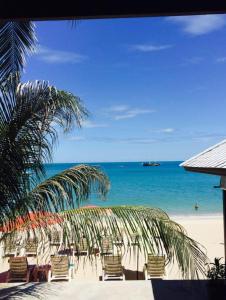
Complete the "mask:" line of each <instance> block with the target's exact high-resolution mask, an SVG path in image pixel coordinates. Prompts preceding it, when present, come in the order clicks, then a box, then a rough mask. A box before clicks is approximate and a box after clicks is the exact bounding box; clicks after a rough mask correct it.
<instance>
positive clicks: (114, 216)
mask: <svg viewBox="0 0 226 300" xmlns="http://www.w3.org/2000/svg"><path fill="white" fill-rule="evenodd" d="M59 216H61V217H62V218H63V219H64V220H65V222H64V223H63V224H62V225H61V226H62V227H63V228H62V229H63V231H64V233H65V236H70V237H72V236H73V238H74V239H75V240H79V239H80V238H81V237H85V238H86V239H87V241H88V244H89V247H90V249H91V248H92V247H93V246H94V245H98V247H100V248H101V240H102V238H103V236H104V235H105V236H106V235H108V236H110V237H111V238H112V240H114V239H115V238H116V237H117V236H119V235H124V238H125V237H126V240H127V243H126V244H127V245H130V243H131V240H132V236H133V234H134V233H136V234H138V236H139V240H138V241H139V244H138V247H139V250H140V251H142V252H143V253H144V254H147V253H152V254H154V255H162V254H164V255H166V257H167V259H168V262H174V261H175V262H177V264H178V266H179V269H180V271H181V274H182V276H183V277H186V278H197V277H198V276H199V275H200V274H205V263H206V261H207V257H206V254H205V253H204V251H203V250H202V246H201V245H200V244H199V243H198V242H196V241H194V240H193V239H191V238H190V237H188V236H187V234H186V231H185V229H184V228H183V227H182V226H181V225H179V224H178V223H176V222H174V221H173V220H171V219H170V218H169V216H168V215H167V214H166V213H165V212H163V211H162V210H160V209H156V208H149V207H139V206H115V207H99V208H84V209H82V208H80V209H75V210H69V211H65V212H63V213H61V214H59ZM203 249H204V248H203Z"/></svg>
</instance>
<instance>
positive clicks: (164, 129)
mask: <svg viewBox="0 0 226 300" xmlns="http://www.w3.org/2000/svg"><path fill="white" fill-rule="evenodd" d="M174 131H175V129H174V128H163V129H160V132H164V133H172V132H174Z"/></svg>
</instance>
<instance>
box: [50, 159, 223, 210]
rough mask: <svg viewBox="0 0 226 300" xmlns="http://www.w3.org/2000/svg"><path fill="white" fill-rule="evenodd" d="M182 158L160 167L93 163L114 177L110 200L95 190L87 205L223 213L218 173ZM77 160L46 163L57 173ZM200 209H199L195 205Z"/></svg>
mask: <svg viewBox="0 0 226 300" xmlns="http://www.w3.org/2000/svg"><path fill="white" fill-rule="evenodd" d="M180 163H181V162H180V161H162V162H160V166H158V167H143V166H142V163H141V162H112V163H111V162H109V163H89V165H95V166H98V167H100V168H101V169H102V170H103V171H104V172H105V173H106V174H107V175H108V176H109V178H110V182H111V189H110V192H109V194H108V196H107V200H106V201H102V200H101V199H99V198H98V197H97V195H95V194H94V193H93V194H92V195H91V197H90V199H89V200H88V201H86V203H85V204H84V205H90V204H93V205H98V206H117V205H144V206H151V207H158V208H161V209H163V210H164V211H166V212H167V213H168V214H170V215H216V214H222V209H223V208H222V192H221V190H220V189H217V188H214V186H217V185H219V182H220V178H219V177H218V176H213V175H206V174H198V173H191V172H187V171H185V170H184V169H183V168H181V167H179V164H180ZM73 165H76V164H74V163H57V164H46V173H47V176H48V177H50V176H53V175H54V174H56V173H59V172H61V171H63V170H65V169H67V168H70V167H72V166H73ZM196 203H197V204H198V206H199V208H198V210H195V208H194V206H195V204H196Z"/></svg>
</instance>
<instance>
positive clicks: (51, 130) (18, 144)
mask: <svg viewBox="0 0 226 300" xmlns="http://www.w3.org/2000/svg"><path fill="white" fill-rule="evenodd" d="M12 80H16V81H17V86H16V89H14V87H15V86H14V85H11V81H12ZM87 114H88V113H87V111H86V109H85V108H84V107H83V105H82V103H81V101H80V99H79V98H78V97H76V96H74V95H72V94H71V93H67V92H65V91H61V90H57V89H56V88H54V87H52V86H50V85H49V84H48V82H45V81H35V82H27V83H24V84H21V83H18V78H17V79H16V77H15V76H14V77H11V78H9V79H8V80H7V81H4V83H2V85H1V86H0V165H1V169H0V178H1V183H0V197H1V199H0V204H1V205H0V212H1V213H2V215H4V212H5V214H6V215H8V216H9V215H10V210H12V211H14V212H16V211H17V212H18V208H19V207H20V206H22V205H23V203H22V201H23V200H22V199H24V198H25V197H26V194H27V192H28V191H29V190H30V189H31V187H32V186H34V185H35V184H36V183H37V180H38V181H40V179H41V178H43V176H44V175H45V169H44V166H43V163H44V162H49V161H51V155H52V149H53V145H54V143H55V142H56V141H57V131H56V129H55V127H54V124H56V125H58V126H60V127H62V128H63V130H64V131H68V130H70V129H71V128H72V126H73V125H75V124H76V123H77V125H78V126H80V125H81V121H82V120H83V119H84V118H85V117H86V116H87ZM24 207H26V206H24ZM26 209H28V208H27V207H26ZM6 212H7V213H6Z"/></svg>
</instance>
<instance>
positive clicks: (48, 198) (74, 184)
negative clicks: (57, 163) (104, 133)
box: [27, 165, 110, 212]
mask: <svg viewBox="0 0 226 300" xmlns="http://www.w3.org/2000/svg"><path fill="white" fill-rule="evenodd" d="M109 188H110V183H109V179H108V177H107V176H106V175H105V174H104V173H103V172H102V171H101V170H100V169H99V168H97V167H92V166H87V165H79V166H74V167H72V168H70V169H67V170H65V171H63V172H61V173H59V174H57V175H55V176H53V177H51V178H49V179H47V180H45V181H44V182H42V183H40V184H39V185H37V186H36V187H35V188H34V189H33V190H32V191H31V192H30V193H29V194H28V196H27V199H28V200H30V205H29V206H30V207H33V209H34V210H40V209H41V210H43V209H44V210H49V211H56V212H57V211H62V210H65V209H69V208H74V207H78V206H79V205H80V203H81V202H83V201H85V200H87V199H88V197H89V195H90V194H91V193H97V194H98V195H99V196H100V197H102V198H105V197H106V194H107V192H108V191H109Z"/></svg>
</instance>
